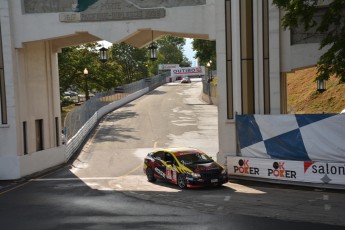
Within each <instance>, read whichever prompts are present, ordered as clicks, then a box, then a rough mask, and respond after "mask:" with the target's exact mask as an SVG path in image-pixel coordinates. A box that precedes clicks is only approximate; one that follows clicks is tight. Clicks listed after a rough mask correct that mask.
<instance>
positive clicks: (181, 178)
mask: <svg viewBox="0 0 345 230" xmlns="http://www.w3.org/2000/svg"><path fill="white" fill-rule="evenodd" d="M144 173H145V174H146V176H147V179H148V181H150V182H154V181H156V179H161V180H165V181H168V182H171V183H173V184H177V185H178V186H179V187H180V188H182V189H184V188H187V187H188V188H191V187H203V186H210V185H215V186H221V185H222V184H224V183H227V182H228V175H227V172H226V170H225V168H224V167H223V166H221V165H220V164H219V163H217V162H215V161H214V160H213V159H212V158H211V157H209V156H208V155H206V154H205V153H204V152H202V151H200V150H198V149H194V148H168V149H161V150H157V151H154V152H151V153H149V154H147V156H146V157H145V160H144Z"/></svg>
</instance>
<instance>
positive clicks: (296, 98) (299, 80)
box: [287, 67, 345, 114]
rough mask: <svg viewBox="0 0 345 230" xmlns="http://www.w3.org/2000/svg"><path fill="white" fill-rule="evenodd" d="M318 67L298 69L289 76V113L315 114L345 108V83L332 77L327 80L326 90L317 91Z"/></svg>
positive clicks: (337, 111)
mask: <svg viewBox="0 0 345 230" xmlns="http://www.w3.org/2000/svg"><path fill="white" fill-rule="evenodd" d="M316 76H317V69H316V68H315V67H311V68H306V69H302V70H298V71H296V72H294V73H290V74H288V76H287V94H288V101H287V104H288V113H289V114H315V113H339V112H340V111H342V110H343V109H345V97H344V95H345V83H343V84H340V83H339V78H336V77H334V76H333V77H331V78H330V79H329V80H328V81H327V82H326V87H327V88H326V91H324V92H323V93H319V92H317V91H316V81H315V77H316Z"/></svg>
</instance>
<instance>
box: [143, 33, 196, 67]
mask: <svg viewBox="0 0 345 230" xmlns="http://www.w3.org/2000/svg"><path fill="white" fill-rule="evenodd" d="M185 44H186V41H185V39H184V38H180V37H174V36H163V37H162V38H160V39H159V40H157V41H156V45H157V47H158V56H157V60H156V61H155V62H154V63H150V65H149V66H150V70H151V71H152V72H154V73H155V70H157V69H158V65H159V64H179V65H180V66H181V67H188V66H191V64H192V63H191V62H190V61H189V60H188V59H187V58H186V57H185V56H184V55H183V46H184V45H185Z"/></svg>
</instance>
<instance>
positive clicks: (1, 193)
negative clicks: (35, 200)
mask: <svg viewBox="0 0 345 230" xmlns="http://www.w3.org/2000/svg"><path fill="white" fill-rule="evenodd" d="M30 182H31V181H27V182H25V183H23V184H20V185H17V186H16V187H14V188H11V189H9V190H6V191H3V192H0V196H1V195H3V194H5V193H8V192H10V191H13V190H15V189H18V188H20V187H22V186H24V185H26V184H28V183H30Z"/></svg>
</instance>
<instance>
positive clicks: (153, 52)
mask: <svg viewBox="0 0 345 230" xmlns="http://www.w3.org/2000/svg"><path fill="white" fill-rule="evenodd" d="M148 49H149V51H150V59H151V61H155V60H156V59H157V53H156V52H157V46H156V45H155V44H154V42H153V30H152V31H151V45H150V46H149V47H148Z"/></svg>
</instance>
